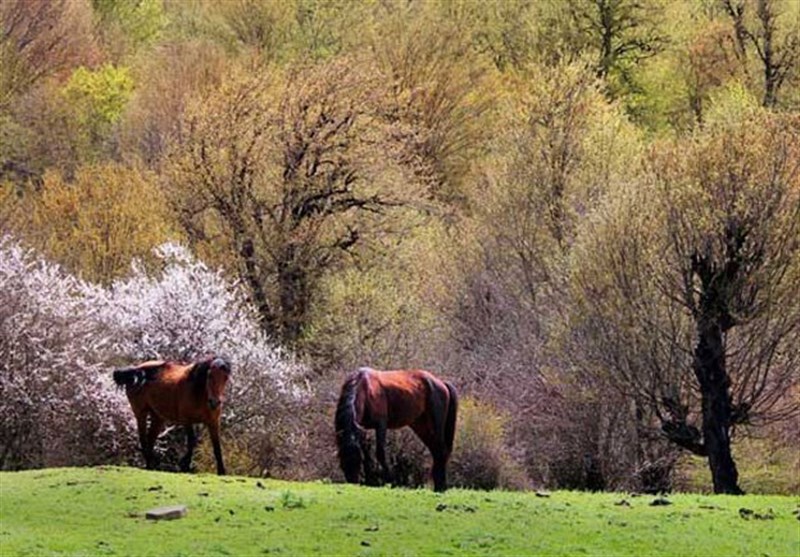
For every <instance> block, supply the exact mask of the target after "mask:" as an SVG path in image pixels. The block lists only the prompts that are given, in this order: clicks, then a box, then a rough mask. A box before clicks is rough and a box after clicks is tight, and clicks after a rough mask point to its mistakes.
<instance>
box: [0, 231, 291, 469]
mask: <svg viewBox="0 0 800 557" xmlns="http://www.w3.org/2000/svg"><path fill="white" fill-rule="evenodd" d="M156 255H157V256H158V258H159V259H160V261H161V262H162V266H161V269H160V270H158V271H157V272H155V273H152V274H148V273H147V272H146V271H145V270H144V269H143V268H142V266H141V265H138V264H134V266H133V271H132V273H131V275H130V276H129V277H128V278H127V279H125V280H119V281H117V282H115V283H114V284H113V285H112V286H111V287H110V288H108V289H105V288H102V287H99V286H96V285H92V284H90V283H87V282H84V281H81V280H79V279H77V278H75V277H73V276H71V275H69V274H67V273H65V272H64V271H63V270H62V269H61V268H60V267H58V266H57V265H53V264H50V263H48V262H46V261H44V260H42V259H40V258H38V257H37V256H36V255H34V254H33V253H32V252H30V251H26V250H25V249H23V248H22V247H20V246H19V245H18V244H17V243H16V242H15V241H13V240H12V239H11V238H9V237H3V238H0V413H2V415H3V417H4V418H3V422H2V425H0V467H2V468H27V467H36V466H56V465H66V464H71V465H75V464H96V463H100V462H108V461H113V460H116V459H119V458H121V457H123V458H125V457H130V456H131V455H132V454H133V451H134V446H135V434H134V428H133V423H132V414H131V412H130V410H129V409H128V405H127V401H126V400H125V397H124V394H122V393H121V392H119V391H118V390H116V389H115V388H114V387H113V386H112V385H111V382H110V381H109V380H108V377H109V371H110V370H111V368H112V367H114V365H117V364H128V363H131V362H134V361H138V360H142V359H150V358H169V359H187V360H188V359H193V358H197V357H200V356H203V355H205V354H207V353H212V352H213V353H216V354H220V355H225V356H227V357H228V358H230V359H231V361H232V362H233V365H234V374H233V379H232V381H231V383H230V384H229V385H230V386H229V391H228V404H226V412H225V421H226V426H227V429H228V430H229V431H231V434H232V435H233V436H235V437H236V438H240V439H243V440H244V442H245V443H246V444H247V446H248V449H253V450H255V451H263V450H264V445H265V444H271V446H272V447H273V448H274V446H275V445H276V444H277V443H278V441H277V438H278V437H284V438H286V439H293V436H292V435H291V433H292V432H293V431H294V430H296V424H295V423H294V422H289V420H287V419H286V418H288V417H289V416H291V415H292V408H293V407H294V405H295V404H298V403H300V402H301V401H302V398H303V394H304V392H305V390H306V389H305V387H304V386H303V385H302V382H301V379H302V377H303V375H304V374H305V368H304V367H303V366H302V365H300V364H299V363H296V362H294V361H293V360H292V358H291V357H289V355H288V354H286V353H284V352H283V351H282V350H281V349H280V348H278V347H276V346H275V345H273V344H272V343H271V342H270V341H269V339H267V338H266V337H265V335H264V333H263V332H262V331H261V329H260V327H259V326H258V325H257V320H256V319H255V317H254V310H253V309H252V308H251V306H249V305H248V304H247V303H246V302H245V299H244V297H243V295H242V293H241V291H240V289H239V287H238V286H237V285H236V284H235V283H232V282H230V281H228V280H227V279H226V278H225V277H224V276H223V274H222V273H221V272H219V271H214V270H211V269H209V268H208V267H207V266H206V265H205V264H204V263H202V262H200V261H198V260H197V259H195V258H194V257H193V256H192V255H191V253H190V252H189V251H188V250H186V249H185V248H183V247H181V246H177V245H174V244H166V245H164V246H161V247H160V248H158V249H157V250H156ZM293 428H294V429H293ZM287 434H288V435H287ZM248 456H249V457H250V458H249V460H250V461H253V460H258V459H257V458H253V457H254V456H256V455H248Z"/></svg>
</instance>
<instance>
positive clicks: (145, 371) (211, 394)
mask: <svg viewBox="0 0 800 557" xmlns="http://www.w3.org/2000/svg"><path fill="white" fill-rule="evenodd" d="M230 374H231V365H230V363H229V362H228V361H227V360H225V359H224V358H219V357H211V358H207V359H204V360H201V361H198V362H194V363H185V362H175V361H163V360H153V361H148V362H143V363H140V364H138V365H136V366H133V367H127V368H123V369H117V370H114V383H116V384H117V386H119V387H120V388H122V387H124V388H125V394H126V395H127V396H128V401H129V402H130V404H131V409H132V410H133V414H134V416H135V417H136V426H137V428H138V430H139V443H140V444H141V448H142V454H143V455H144V459H145V466H146V467H147V469H153V468H155V464H156V463H155V454H154V451H153V447H154V446H155V442H156V439H158V436H159V434H161V432H162V431H163V430H164V426H165V425H166V424H168V423H170V424H177V425H182V426H184V428H185V431H186V439H187V443H186V444H187V451H186V455H185V456H184V457H183V458H181V460H180V463H179V464H180V469H181V471H182V472H188V471H190V469H191V465H192V455H193V453H194V449H195V447H196V446H197V433H196V432H195V429H194V424H197V423H202V424H205V426H206V427H207V428H208V432H209V434H210V435H211V443H212V444H213V446H214V458H215V459H216V462H217V474H219V475H221V476H222V475H225V465H224V463H223V461H222V449H221V447H220V443H219V421H220V415H221V413H222V403H223V401H224V400H225V395H224V391H225V384H226V383H227V381H228V378H229V376H230ZM148 418H149V421H150V425H149V428H148Z"/></svg>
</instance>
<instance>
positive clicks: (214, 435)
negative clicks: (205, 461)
mask: <svg viewBox="0 0 800 557" xmlns="http://www.w3.org/2000/svg"><path fill="white" fill-rule="evenodd" d="M206 425H207V426H208V433H209V435H210V436H211V444H212V445H214V458H215V459H216V461H217V474H218V475H220V476H224V475H225V464H224V463H223V462H222V448H221V447H220V444H219V422H210V423H208V424H206Z"/></svg>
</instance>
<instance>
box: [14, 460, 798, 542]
mask: <svg viewBox="0 0 800 557" xmlns="http://www.w3.org/2000/svg"><path fill="white" fill-rule="evenodd" d="M0 495H1V497H0V555H3V556H4V557H5V556H10V555H31V554H34V555H42V554H45V555H53V554H55V555H59V554H68V555H77V554H80V555H267V554H276V553H277V554H285V555H297V554H345V555H416V554H442V555H465V554H492V555H495V554H537V555H538V554H543V555H580V554H605V555H609V554H613V555H726V556H727V555H748V556H750V555H769V556H771V557H776V556H784V555H785V556H796V555H799V554H800V522H798V518H797V514H798V507H799V506H800V499H798V498H797V497H784V496H745V497H731V496H708V495H688V494H686V495H673V496H671V497H669V501H670V502H671V503H672V504H670V505H664V506H651V503H652V501H653V500H654V498H653V497H651V496H639V497H634V496H631V495H626V494H614V493H604V494H587V493H575V492H554V493H552V494H550V496H549V497H539V496H537V495H536V494H534V493H512V492H476V491H463V490H451V491H449V492H447V493H445V494H443V495H437V494H434V493H433V492H431V491H430V490H401V489H390V488H380V489H377V488H364V487H357V486H349V485H338V484H325V483H291V482H282V481H273V480H258V479H255V478H238V477H224V478H219V477H217V476H211V475H182V474H169V473H161V472H147V471H143V470H138V469H133V468H115V467H101V468H80V469H78V468H71V469H50V470H33V471H27V472H3V473H0ZM623 501H624V502H623ZM174 504H183V505H186V506H187V507H188V515H187V516H186V517H185V518H182V519H179V520H171V521H152V520H147V519H146V518H145V516H144V513H145V511H147V510H149V509H152V508H154V507H160V506H166V505H174ZM740 509H747V510H740ZM748 511H752V512H748Z"/></svg>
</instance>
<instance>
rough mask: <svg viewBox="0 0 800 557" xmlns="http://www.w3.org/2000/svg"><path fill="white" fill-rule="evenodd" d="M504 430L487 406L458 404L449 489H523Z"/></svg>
mask: <svg viewBox="0 0 800 557" xmlns="http://www.w3.org/2000/svg"><path fill="white" fill-rule="evenodd" d="M506 427H507V424H506V418H505V417H504V416H503V415H502V414H501V413H500V412H498V411H497V409H495V408H494V407H493V406H492V405H491V404H489V403H486V402H481V401H478V400H475V399H470V398H465V399H463V400H462V401H461V403H460V406H459V411H458V425H457V428H456V439H455V443H454V445H455V446H454V448H453V456H452V457H451V461H450V466H449V472H448V480H449V483H450V485H452V486H454V487H456V486H457V487H465V488H470V489H487V490H488V489H497V488H514V489H520V488H522V487H524V485H525V483H526V480H525V474H524V472H523V471H522V469H521V467H520V466H519V465H518V464H517V463H516V462H515V461H514V459H513V458H512V456H511V453H510V451H509V448H508V445H507V441H506Z"/></svg>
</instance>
